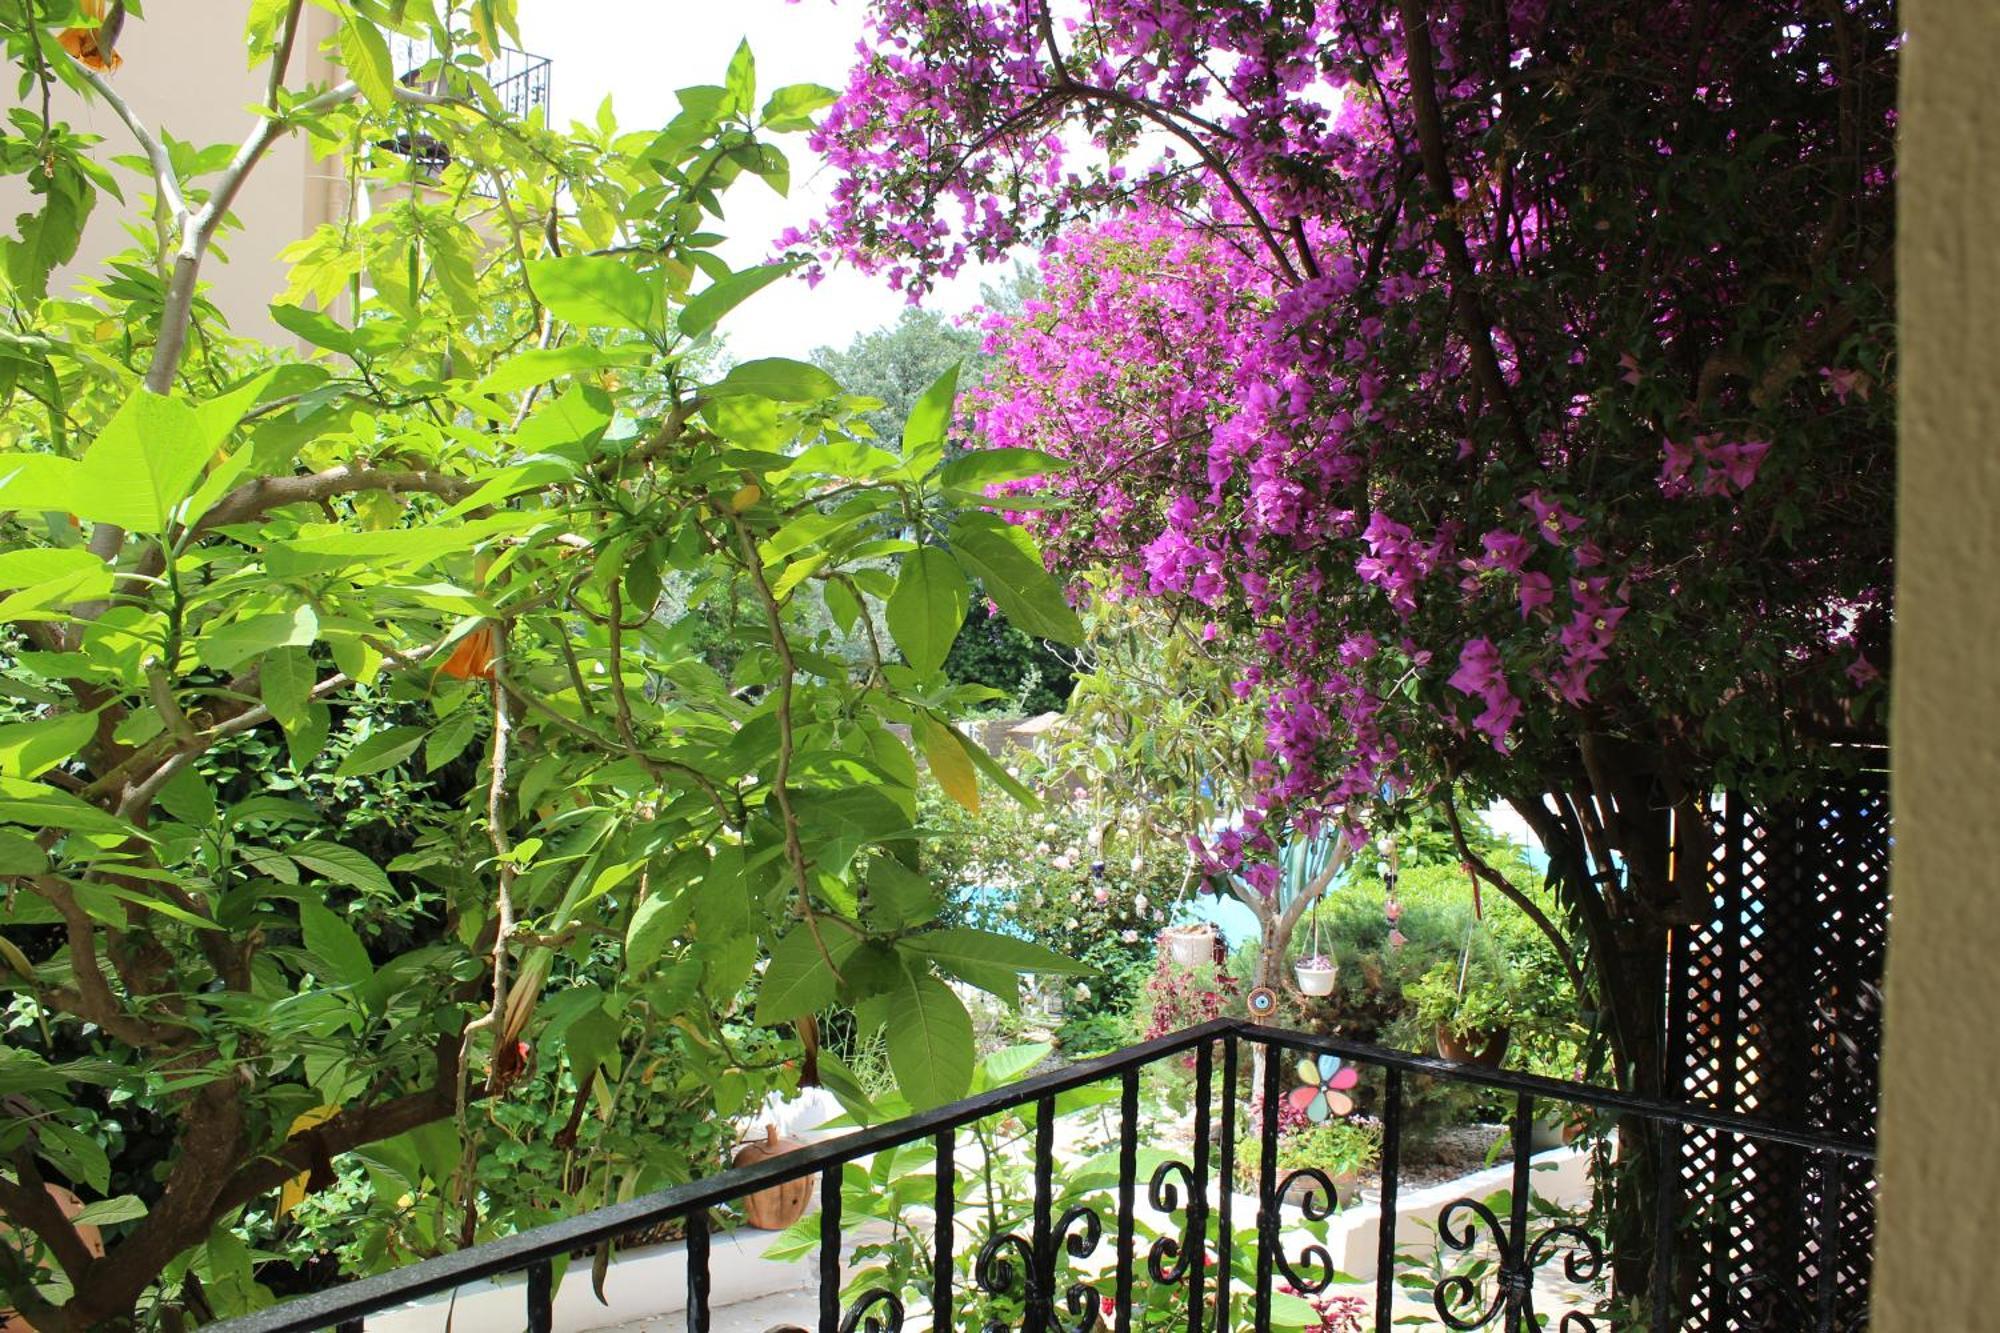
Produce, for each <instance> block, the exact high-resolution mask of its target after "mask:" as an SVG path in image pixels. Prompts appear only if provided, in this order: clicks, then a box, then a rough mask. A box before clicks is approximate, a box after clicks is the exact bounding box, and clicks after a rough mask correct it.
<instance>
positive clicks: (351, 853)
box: [285, 838, 391, 895]
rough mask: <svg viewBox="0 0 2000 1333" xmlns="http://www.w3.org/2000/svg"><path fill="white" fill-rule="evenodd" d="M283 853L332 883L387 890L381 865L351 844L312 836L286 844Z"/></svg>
mask: <svg viewBox="0 0 2000 1333" xmlns="http://www.w3.org/2000/svg"><path fill="white" fill-rule="evenodd" d="M285 855H287V856H289V857H291V858H292V859H293V860H294V861H297V862H298V863H299V864H300V865H302V866H304V867H305V868H306V869H308V870H312V871H317V872H318V873H319V874H322V875H325V876H326V877H327V878H328V879H330V880H333V881H335V882H336V883H340V884H346V885H348V886H350V887H352V888H356V889H360V890H361V891H362V892H364V893H375V894H382V895H387V894H389V893H390V892H391V889H390V887H389V877H388V876H387V875H385V874H383V873H382V868H381V867H380V866H378V865H376V864H375V863H374V862H373V861H371V860H369V859H368V856H367V854H366V853H364V852H358V851H356V850H355V849H354V848H352V847H343V846H341V845H340V844H339V843H335V842H322V841H320V840H319V839H317V838H315V839H312V840H311V841H308V842H302V843H300V844H298V845H297V846H295V847H287V848H286V849H285Z"/></svg>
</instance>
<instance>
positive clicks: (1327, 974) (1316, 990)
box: [1292, 956, 1340, 995]
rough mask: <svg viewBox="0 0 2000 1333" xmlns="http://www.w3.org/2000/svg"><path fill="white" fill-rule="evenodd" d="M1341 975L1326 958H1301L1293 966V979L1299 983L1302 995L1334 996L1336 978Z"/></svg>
mask: <svg viewBox="0 0 2000 1333" xmlns="http://www.w3.org/2000/svg"><path fill="white" fill-rule="evenodd" d="M1339 975H1340V969H1339V968H1338V967H1337V966H1335V965H1334V964H1333V963H1332V962H1331V961H1329V960H1328V959H1326V958H1325V957H1324V956H1314V957H1312V958H1301V959H1300V960H1299V961H1298V962H1296V963H1294V964H1292V977H1293V978H1294V979H1295V980H1296V981H1297V982H1298V983H1299V993H1300V994H1302V995H1331V994H1333V982H1334V978H1336V977H1338V976H1339Z"/></svg>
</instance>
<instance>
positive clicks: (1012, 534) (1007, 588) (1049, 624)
mask: <svg viewBox="0 0 2000 1333" xmlns="http://www.w3.org/2000/svg"><path fill="white" fill-rule="evenodd" d="M950 541H951V549H952V554H954V555H956V556H957V557H958V558H959V561H960V563H962V564H963V565H964V566H965V567H966V568H967V569H969V570H971V571H972V573H973V574H975V575H976V576H977V577H978V579H979V581H980V583H981V584H982V585H983V586H984V587H985V589H986V595H987V596H989V597H991V598H992V599H993V600H994V601H995V602H996V603H998V604H999V607H1000V609H1001V611H1003V612H1005V613H1006V616H1007V619H1008V620H1010V621H1012V622H1013V623H1014V625H1015V627H1016V628H1018V629H1022V630H1026V631H1027V632H1028V633H1030V634H1039V635H1041V636H1042V637H1043V638H1045V639H1054V640H1055V641H1056V642H1058V643H1066V644H1071V645H1075V644H1080V643H1082V642H1083V623H1082V622H1081V621H1079V620H1078V619H1077V618H1076V612H1075V611H1073V610H1071V609H1070V605H1069V603H1068V602H1067V601H1065V600H1064V598H1063V593H1062V589H1061V588H1060V587H1058V586H1057V584H1056V581H1055V580H1054V579H1052V578H1050V577H1049V574H1048V571H1047V570H1045V569H1043V568H1042V562H1041V561H1040V560H1039V559H1037V558H1036V557H1035V556H1034V555H1033V554H1032V543H1030V542H1029V541H1028V539H1027V536H1026V534H1024V533H1020V532H1019V530H1018V529H1014V528H1010V527H1009V525H1008V524H1006V523H1004V522H1002V521H1001V520H1000V519H998V518H996V517H994V516H993V515H992V514H987V513H980V512H976V511H975V512H971V513H964V514H960V515H959V516H958V518H957V519H955V520H954V521H953V522H952V525H951V532H950Z"/></svg>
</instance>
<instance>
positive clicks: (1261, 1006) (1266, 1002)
mask: <svg viewBox="0 0 2000 1333" xmlns="http://www.w3.org/2000/svg"><path fill="white" fill-rule="evenodd" d="M1244 1002H1245V1003H1246V1004H1248V1005H1249V1007H1250V1017H1252V1018H1269V1017H1270V1016H1271V1015H1272V1014H1275V1013H1277V1012H1278V992H1276V991H1274V990H1272V989H1271V988H1270V987H1269V986H1259V987H1257V989H1255V990H1253V991H1251V992H1250V994H1249V995H1248V996H1247V997H1245V1001H1244Z"/></svg>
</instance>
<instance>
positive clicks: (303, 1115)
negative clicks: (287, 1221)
mask: <svg viewBox="0 0 2000 1333" xmlns="http://www.w3.org/2000/svg"><path fill="white" fill-rule="evenodd" d="M339 1114H340V1108H339V1107H338V1106H315V1107H313V1109H312V1110H310V1111H302V1112H300V1113H299V1115H298V1116H297V1117H296V1118H294V1119H293V1121H292V1127H291V1128H290V1129H289V1130H287V1131H286V1132H285V1137H286V1138H287V1139H295V1138H297V1137H298V1136H299V1135H301V1134H303V1133H305V1132H306V1131H307V1130H309V1129H312V1128H315V1127H316V1126H319V1125H323V1124H325V1123H326V1122H327V1121H329V1120H331V1119H333V1118H334V1117H335V1116H337V1115H339ZM311 1180H312V1176H311V1174H310V1173H308V1172H305V1171H301V1172H299V1174H297V1175H296V1176H293V1177H292V1178H291V1179H290V1180H288V1181H286V1182H285V1183H284V1185H283V1186H282V1187H281V1188H280V1189H279V1190H278V1216H279V1217H283V1216H284V1215H285V1214H286V1213H289V1212H291V1211H292V1209H294V1208H296V1207H298V1206H299V1205H300V1204H302V1203H304V1202H305V1201H306V1185H307V1184H308V1183H309V1182H310V1181H311Z"/></svg>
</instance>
